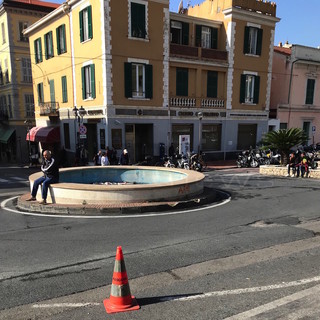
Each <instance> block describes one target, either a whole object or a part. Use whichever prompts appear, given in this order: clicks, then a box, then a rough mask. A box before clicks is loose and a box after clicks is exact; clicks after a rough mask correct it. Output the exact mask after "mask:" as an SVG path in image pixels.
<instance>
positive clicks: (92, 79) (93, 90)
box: [90, 64, 96, 98]
mask: <svg viewBox="0 0 320 320" xmlns="http://www.w3.org/2000/svg"><path fill="white" fill-rule="evenodd" d="M90 72H91V98H95V97H96V79H95V71H94V64H92V65H91V66H90Z"/></svg>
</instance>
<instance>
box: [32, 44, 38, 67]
mask: <svg viewBox="0 0 320 320" xmlns="http://www.w3.org/2000/svg"><path fill="white" fill-rule="evenodd" d="M37 41H38V40H35V41H34V42H33V45H34V61H35V63H38V62H39V59H38V48H37Z"/></svg>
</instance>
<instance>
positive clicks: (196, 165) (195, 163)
mask: <svg viewBox="0 0 320 320" xmlns="http://www.w3.org/2000/svg"><path fill="white" fill-rule="evenodd" d="M190 169H191V170H195V171H198V172H201V171H202V164H201V163H200V161H199V155H198V153H195V154H193V155H192V156H191V157H190Z"/></svg>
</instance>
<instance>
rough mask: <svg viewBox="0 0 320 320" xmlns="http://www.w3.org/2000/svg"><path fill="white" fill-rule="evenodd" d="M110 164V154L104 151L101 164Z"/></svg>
mask: <svg viewBox="0 0 320 320" xmlns="http://www.w3.org/2000/svg"><path fill="white" fill-rule="evenodd" d="M109 164H110V162H109V159H108V156H107V154H106V153H105V152H102V157H101V165H102V166H108V165H109Z"/></svg>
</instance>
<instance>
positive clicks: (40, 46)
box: [38, 38, 42, 62]
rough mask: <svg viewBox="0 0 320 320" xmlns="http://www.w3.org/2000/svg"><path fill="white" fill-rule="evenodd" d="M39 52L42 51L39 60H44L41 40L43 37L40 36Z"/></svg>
mask: <svg viewBox="0 0 320 320" xmlns="http://www.w3.org/2000/svg"><path fill="white" fill-rule="evenodd" d="M39 48H40V50H39V52H40V59H39V61H38V62H42V41H41V38H39Z"/></svg>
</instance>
